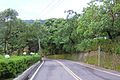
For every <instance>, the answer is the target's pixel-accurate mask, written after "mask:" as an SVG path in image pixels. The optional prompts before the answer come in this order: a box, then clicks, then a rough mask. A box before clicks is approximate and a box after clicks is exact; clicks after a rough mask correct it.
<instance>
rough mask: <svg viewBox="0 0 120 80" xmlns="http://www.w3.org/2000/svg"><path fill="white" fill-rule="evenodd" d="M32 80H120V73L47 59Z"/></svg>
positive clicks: (71, 62)
mask: <svg viewBox="0 0 120 80" xmlns="http://www.w3.org/2000/svg"><path fill="white" fill-rule="evenodd" d="M32 80H120V73H119V72H115V71H109V70H103V69H99V68H94V67H91V66H88V65H84V64H81V63H78V62H73V61H67V60H46V61H45V62H44V64H43V65H42V66H41V68H40V69H39V70H38V72H37V73H36V74H35V76H34V78H33V79H32Z"/></svg>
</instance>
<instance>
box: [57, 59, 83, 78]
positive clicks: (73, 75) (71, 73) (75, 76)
mask: <svg viewBox="0 0 120 80" xmlns="http://www.w3.org/2000/svg"><path fill="white" fill-rule="evenodd" d="M56 62H57V63H59V64H60V65H62V67H63V68H64V69H65V70H66V71H67V72H68V73H69V74H70V75H71V76H72V77H74V78H75V79H76V80H82V79H81V78H80V77H79V76H78V75H76V74H75V73H74V72H73V71H72V70H70V69H69V68H68V67H67V66H65V65H64V64H63V63H62V62H60V61H57V60H56Z"/></svg>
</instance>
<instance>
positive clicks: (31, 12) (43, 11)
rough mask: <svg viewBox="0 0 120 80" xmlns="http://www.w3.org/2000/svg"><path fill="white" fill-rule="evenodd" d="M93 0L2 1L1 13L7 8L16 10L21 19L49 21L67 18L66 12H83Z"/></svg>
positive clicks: (0, 2)
mask: <svg viewBox="0 0 120 80" xmlns="http://www.w3.org/2000/svg"><path fill="white" fill-rule="evenodd" d="M90 1H91V0H0V11H3V10H4V9H7V8H12V9H15V10H16V11H17V12H18V13H19V16H18V17H19V18H21V19H24V20H29V19H48V18H61V17H62V18H65V17H66V14H65V13H64V11H65V10H71V9H72V10H74V11H77V12H79V13H80V12H82V9H83V7H86V6H87V3H88V2H90Z"/></svg>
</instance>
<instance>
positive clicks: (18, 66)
mask: <svg viewBox="0 0 120 80" xmlns="http://www.w3.org/2000/svg"><path fill="white" fill-rule="evenodd" d="M38 60H40V57H39V56H19V57H18V56H12V57H11V58H10V59H5V58H4V57H3V56H1V55H0V78H1V79H2V78H11V77H15V76H16V75H18V73H21V72H23V71H24V70H25V69H27V68H28V67H29V66H31V65H32V64H34V63H35V62H37V61H38Z"/></svg>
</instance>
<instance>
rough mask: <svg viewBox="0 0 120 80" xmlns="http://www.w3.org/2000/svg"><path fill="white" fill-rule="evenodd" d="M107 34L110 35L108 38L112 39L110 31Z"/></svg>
mask: <svg viewBox="0 0 120 80" xmlns="http://www.w3.org/2000/svg"><path fill="white" fill-rule="evenodd" d="M107 34H108V38H109V39H112V35H111V34H110V31H107Z"/></svg>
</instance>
